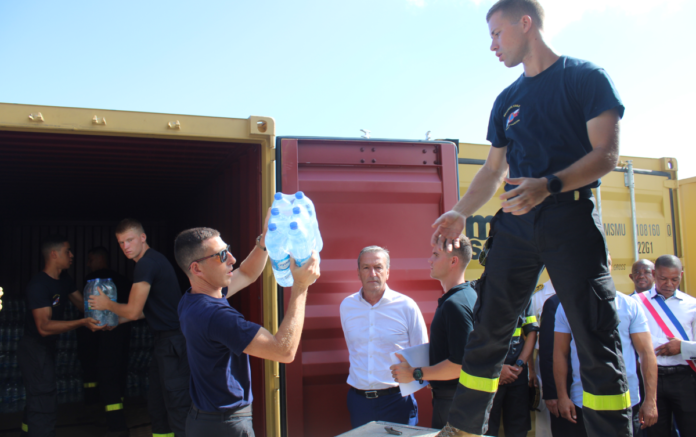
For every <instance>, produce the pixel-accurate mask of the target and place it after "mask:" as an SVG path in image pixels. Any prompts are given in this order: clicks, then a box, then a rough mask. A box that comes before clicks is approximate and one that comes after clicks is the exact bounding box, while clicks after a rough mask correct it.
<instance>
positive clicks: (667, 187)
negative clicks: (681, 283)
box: [458, 143, 696, 294]
mask: <svg viewBox="0 0 696 437" xmlns="http://www.w3.org/2000/svg"><path fill="white" fill-rule="evenodd" d="M490 147H491V146H490V145H482V144H465V143H461V144H459V155H458V161H459V191H460V193H461V195H462V196H463V195H464V194H465V193H466V190H467V189H468V188H469V185H471V181H472V179H473V178H474V176H475V175H476V172H477V171H478V170H479V168H481V166H482V165H483V163H484V162H485V160H486V157H487V156H488V151H489V149H490ZM629 162H630V164H631V167H632V168H629ZM631 170H632V174H633V178H634V187H635V189H634V194H633V198H634V201H633V202H632V200H631V190H630V188H629V186H628V185H630V183H629V182H630V181H629V175H630V174H631ZM694 186H696V184H694ZM676 188H677V161H676V159H674V158H659V159H651V158H636V157H630V156H621V157H620V160H619V165H618V166H617V167H616V169H615V170H614V171H612V172H610V173H609V174H607V175H606V176H605V177H603V178H602V184H601V186H600V188H599V195H597V190H596V189H595V190H594V191H595V194H596V197H597V199H598V203H599V205H600V209H601V210H600V212H601V216H602V225H603V226H604V232H605V234H606V237H607V245H608V247H609V251H610V253H611V257H612V261H613V264H614V271H613V273H612V276H613V278H614V283H615V284H616V288H617V290H619V291H622V292H624V293H629V294H630V293H632V292H633V283H632V282H631V280H630V278H629V277H628V274H629V273H631V266H632V265H633V263H634V262H635V261H636V260H637V259H643V258H646V259H650V260H651V261H655V259H656V258H657V257H658V256H660V255H664V254H672V255H677V256H680V257H681V256H682V255H681V232H680V229H681V228H680V215H679V205H680V200H679V196H677V195H676V193H675V192H674V191H675V189H676ZM503 190H504V186H501V187H500V189H499V190H498V191H497V192H496V194H495V195H494V196H493V198H492V199H491V200H490V201H488V202H487V203H486V204H485V205H484V206H483V207H482V208H481V209H480V210H479V211H477V212H476V213H475V215H474V216H472V217H470V218H469V219H468V220H467V223H466V235H467V236H468V237H469V238H470V239H471V244H472V246H473V250H474V259H478V255H479V253H480V251H481V247H482V246H483V243H484V242H485V240H486V238H487V237H488V232H489V231H490V222H491V219H492V218H493V216H494V215H495V213H496V212H497V211H498V210H499V209H500V203H501V202H500V199H499V197H498V196H499V195H500V194H502V193H503ZM634 217H635V228H634V225H633V218H634ZM633 229H635V233H634V232H633ZM482 273H483V267H481V265H480V264H478V262H472V263H471V264H470V265H469V268H468V269H467V275H468V278H470V279H476V278H479V277H480V276H481V274H482ZM547 280H548V274H547V273H546V271H544V273H543V274H542V276H541V278H540V279H539V284H543V283H544V282H545V281H547Z"/></svg>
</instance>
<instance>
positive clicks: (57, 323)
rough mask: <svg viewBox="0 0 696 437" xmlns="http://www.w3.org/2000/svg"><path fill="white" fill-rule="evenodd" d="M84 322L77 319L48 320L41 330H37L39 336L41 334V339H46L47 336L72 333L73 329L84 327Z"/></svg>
mask: <svg viewBox="0 0 696 437" xmlns="http://www.w3.org/2000/svg"><path fill="white" fill-rule="evenodd" d="M84 325H85V322H84V319H77V320H49V321H48V322H47V323H44V324H43V325H42V326H41V329H39V334H41V336H42V337H48V336H49V335H59V334H62V333H64V332H68V331H72V330H74V329H77V328H79V327H80V326H84Z"/></svg>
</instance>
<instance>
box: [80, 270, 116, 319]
mask: <svg viewBox="0 0 696 437" xmlns="http://www.w3.org/2000/svg"><path fill="white" fill-rule="evenodd" d="M100 291H101V292H102V293H104V294H105V295H107V296H108V297H109V299H111V300H112V301H114V302H116V296H117V295H116V285H115V284H114V281H112V280H111V279H110V278H107V279H90V280H89V281H87V285H85V290H84V293H83V295H84V298H85V317H91V318H93V319H94V320H96V321H97V322H98V323H99V325H104V324H106V325H107V326H118V316H117V315H116V314H114V313H112V312H111V311H107V310H95V309H92V307H90V306H89V297H90V296H95V295H99V292H100Z"/></svg>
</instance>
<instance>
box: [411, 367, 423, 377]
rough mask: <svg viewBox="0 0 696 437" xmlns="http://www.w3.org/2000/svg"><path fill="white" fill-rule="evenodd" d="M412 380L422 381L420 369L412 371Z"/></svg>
mask: <svg viewBox="0 0 696 437" xmlns="http://www.w3.org/2000/svg"><path fill="white" fill-rule="evenodd" d="M413 379H418V380H420V379H423V371H422V370H421V369H420V368H418V369H415V370H414V371H413Z"/></svg>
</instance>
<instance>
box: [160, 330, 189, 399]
mask: <svg viewBox="0 0 696 437" xmlns="http://www.w3.org/2000/svg"><path fill="white" fill-rule="evenodd" d="M169 343H170V344H169V348H168V351H167V354H166V355H165V356H164V357H162V363H163V367H164V368H163V369H162V373H163V374H164V375H163V376H164V378H163V379H164V387H165V389H166V390H167V391H169V392H174V391H180V390H188V387H189V378H190V376H191V371H190V369H189V363H188V354H187V353H186V340H185V339H184V336H183V335H182V336H175V337H172V338H171V339H170V340H169Z"/></svg>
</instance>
